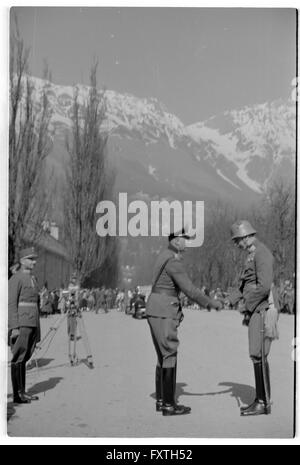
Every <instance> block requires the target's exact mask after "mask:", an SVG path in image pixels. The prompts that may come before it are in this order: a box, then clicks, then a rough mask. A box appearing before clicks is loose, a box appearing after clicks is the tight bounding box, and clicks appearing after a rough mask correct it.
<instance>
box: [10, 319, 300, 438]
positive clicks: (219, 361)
mask: <svg viewBox="0 0 300 465" xmlns="http://www.w3.org/2000/svg"><path fill="white" fill-rule="evenodd" d="M56 318H57V317H50V318H48V319H42V322H41V323H42V334H45V333H46V332H47V330H48V329H49V327H50V326H51V325H53V322H54V321H55V319H56ZM84 321H85V326H86V328H87V331H88V334H89V339H90V344H91V346H92V352H93V355H94V362H95V369H94V370H90V369H89V368H88V367H87V365H86V364H85V363H84V358H85V353H84V350H83V347H82V343H81V341H79V342H78V347H79V356H80V359H81V361H80V363H79V364H78V366H76V367H70V366H69V364H68V358H67V339H66V322H65V321H64V322H63V323H62V325H61V326H60V328H59V329H58V331H57V332H56V336H55V338H54V339H53V342H52V343H51V345H50V346H49V348H48V350H47V352H46V353H43V354H42V358H41V359H40V360H39V365H40V367H39V369H38V370H37V369H36V368H33V369H31V370H28V372H27V381H28V382H27V384H28V387H29V388H32V390H33V391H35V392H38V393H39V396H40V400H39V401H37V402H33V403H31V404H30V405H13V404H12V402H11V386H10V385H9V387H8V415H9V421H8V426H7V429H8V435H9V436H12V437H23V436H29V437H68V438H70V437H82V438H86V437H89V438H90V437H96V438H219V437H221V438H290V437H291V436H292V434H293V407H294V406H293V370H294V364H293V362H292V358H291V351H292V338H293V331H294V319H293V317H292V316H290V315H281V316H280V322H279V329H280V339H279V341H275V342H274V343H273V347H272V350H271V355H270V359H269V360H270V367H271V382H272V399H273V406H272V414H271V415H268V416H265V415H263V416H259V417H252V418H242V417H240V415H239V406H240V405H242V404H244V403H248V402H250V401H251V400H252V398H253V395H254V388H253V373H252V365H251V362H250V360H249V358H248V352H247V329H246V328H245V327H242V325H241V316H240V315H239V314H238V313H237V312H234V311H222V312H214V311H212V312H210V313H208V312H205V311H197V310H185V319H184V321H183V323H182V326H181V327H180V341H181V344H180V347H179V357H178V379H177V382H178V384H177V395H178V398H179V401H180V402H181V403H185V404H186V405H189V406H190V407H191V408H192V413H191V414H190V415H186V416H182V417H176V418H175V417H163V416H162V415H161V414H159V413H157V412H155V409H154V404H155V401H154V370H155V363H156V358H155V354H154V351H153V347H152V341H151V338H150V333H149V328H148V324H147V322H146V320H141V321H138V320H135V319H133V318H132V317H131V316H128V315H125V314H124V313H119V312H117V311H116V310H111V311H110V312H109V313H108V314H102V313H101V314H100V313H99V314H98V315H96V314H94V313H85V314H84ZM41 352H42V351H41ZM44 352H45V349H44Z"/></svg>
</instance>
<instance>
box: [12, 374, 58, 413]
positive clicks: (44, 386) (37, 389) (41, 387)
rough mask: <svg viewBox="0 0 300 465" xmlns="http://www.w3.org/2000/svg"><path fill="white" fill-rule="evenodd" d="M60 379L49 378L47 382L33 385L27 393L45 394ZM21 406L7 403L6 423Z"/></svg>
mask: <svg viewBox="0 0 300 465" xmlns="http://www.w3.org/2000/svg"><path fill="white" fill-rule="evenodd" d="M62 379H63V378H62V377H55V378H49V379H48V380H47V381H43V382H41V383H37V384H34V385H33V386H32V387H31V388H30V389H28V393H30V394H39V393H42V392H43V393H45V392H46V391H49V390H50V389H53V388H55V386H56V385H57V384H58V383H59V382H60V381H61V380H62ZM8 397H12V394H9V395H8ZM19 406H22V404H14V403H13V402H8V403H7V421H9V420H10V419H11V417H12V416H13V415H14V414H15V413H16V411H17V408H18V407H19Z"/></svg>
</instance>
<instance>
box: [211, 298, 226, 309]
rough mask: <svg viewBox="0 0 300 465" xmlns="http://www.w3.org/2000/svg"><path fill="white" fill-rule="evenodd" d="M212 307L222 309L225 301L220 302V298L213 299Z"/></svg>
mask: <svg viewBox="0 0 300 465" xmlns="http://www.w3.org/2000/svg"><path fill="white" fill-rule="evenodd" d="M211 307H213V308H215V309H216V310H221V309H222V308H223V302H220V300H213V301H212V305H211Z"/></svg>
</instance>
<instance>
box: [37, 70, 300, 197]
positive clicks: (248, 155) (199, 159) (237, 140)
mask: <svg viewBox="0 0 300 465" xmlns="http://www.w3.org/2000/svg"><path fill="white" fill-rule="evenodd" d="M32 79H33V84H34V88H35V92H36V96H37V101H38V96H39V95H40V93H41V92H42V90H43V88H45V89H46V93H47V96H48V99H49V101H50V103H51V107H52V110H53V115H52V125H53V127H54V128H55V129H56V136H57V137H56V138H57V140H59V138H60V135H61V134H62V133H63V132H65V130H66V129H67V128H70V127H71V124H72V120H71V117H72V101H73V95H74V91H75V87H71V86H58V85H54V84H52V83H50V82H45V81H43V80H41V79H37V78H32ZM76 88H77V89H78V101H79V103H80V104H81V105H84V103H85V102H86V100H87V98H88V93H89V87H87V86H81V85H79V86H76ZM105 99H106V108H107V110H106V121H105V125H104V126H103V129H105V130H106V131H108V133H109V135H110V137H109V141H110V142H109V144H110V151H109V154H110V156H111V160H112V161H113V163H114V164H115V165H116V166H117V172H118V177H117V180H118V188H119V189H120V190H124V189H126V190H127V191H129V192H131V193H132V194H134V193H140V194H141V195H146V196H150V197H151V198H152V197H153V196H158V197H162V196H169V197H184V198H191V199H199V200H206V199H207V198H213V197H223V198H224V197H225V198H227V199H237V200H239V201H242V199H247V200H249V199H252V198H254V197H256V196H257V195H259V194H260V193H261V192H262V191H263V189H264V188H265V187H266V186H267V184H268V183H269V182H270V181H271V180H272V179H273V178H274V177H276V176H278V175H279V174H280V175H282V176H286V177H288V178H294V176H295V137H296V130H295V123H296V107H295V102H293V101H292V100H278V101H274V102H266V103H263V104H258V105H253V106H251V107H245V108H242V109H239V110H233V111H227V112H225V113H223V114H221V115H218V116H215V117H212V118H209V119H208V120H206V121H203V122H197V123H195V124H192V125H189V126H185V125H184V123H183V122H182V121H181V120H180V119H179V118H178V117H177V116H175V115H172V114H170V113H169V112H168V111H167V109H166V108H165V107H164V105H162V104H161V103H160V102H159V101H158V100H156V99H154V98H144V99H141V98H137V97H135V96H133V95H130V94H119V93H117V92H114V91H112V90H107V91H106V92H105ZM60 140H62V139H60ZM56 156H57V154H56Z"/></svg>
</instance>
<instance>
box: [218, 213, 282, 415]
mask: <svg viewBox="0 0 300 465" xmlns="http://www.w3.org/2000/svg"><path fill="white" fill-rule="evenodd" d="M231 238H232V240H233V241H234V243H235V244H236V245H237V246H238V247H239V248H240V249H242V250H245V251H247V258H246V262H245V265H244V269H243V271H242V273H241V276H240V280H239V287H238V289H237V290H235V291H232V292H231V293H230V294H229V296H228V297H226V299H225V300H226V301H227V303H228V304H230V305H232V306H234V305H236V304H237V303H241V302H242V305H243V309H242V310H240V311H241V312H242V313H244V320H243V324H244V325H246V326H248V336H249V355H250V358H251V360H252V362H253V365H254V376H255V388H256V397H255V400H254V402H253V403H252V404H250V405H248V406H246V407H241V415H242V416H249V415H262V414H266V415H267V414H269V413H271V406H270V395H271V390H270V372H269V365H268V360H267V356H268V354H269V352H270V347H271V342H272V340H273V339H276V338H278V333H277V319H278V312H277V309H276V308H278V299H277V296H276V295H275V286H272V282H273V256H272V254H271V252H270V251H269V249H268V248H267V247H266V246H265V245H264V244H263V243H261V242H260V241H259V240H258V239H257V238H256V231H255V229H254V228H253V227H252V226H251V224H250V223H249V222H248V221H246V220H242V221H237V222H236V223H234V224H233V225H232V227H231Z"/></svg>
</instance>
